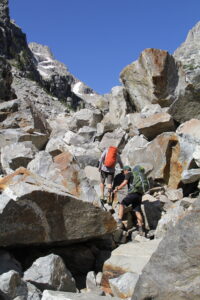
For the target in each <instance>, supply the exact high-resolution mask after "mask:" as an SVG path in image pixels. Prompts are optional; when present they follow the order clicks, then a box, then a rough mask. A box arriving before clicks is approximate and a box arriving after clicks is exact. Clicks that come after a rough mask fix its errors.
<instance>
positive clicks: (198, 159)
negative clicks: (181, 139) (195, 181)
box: [193, 145, 200, 167]
mask: <svg viewBox="0 0 200 300" xmlns="http://www.w3.org/2000/svg"><path fill="white" fill-rule="evenodd" d="M193 158H194V161H195V163H196V164H197V166H198V167H200V146H198V145H197V146H196V147H195V150H194V153H193Z"/></svg>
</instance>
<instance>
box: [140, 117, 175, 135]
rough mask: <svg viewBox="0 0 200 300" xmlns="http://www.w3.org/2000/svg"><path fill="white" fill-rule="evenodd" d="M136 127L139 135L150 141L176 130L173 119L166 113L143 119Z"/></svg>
mask: <svg viewBox="0 0 200 300" xmlns="http://www.w3.org/2000/svg"><path fill="white" fill-rule="evenodd" d="M135 125H136V127H137V129H138V131H139V133H140V134H143V135H144V136H145V137H146V138H147V139H148V140H152V139H154V138H155V137H156V136H157V135H159V134H161V133H163V132H168V131H174V130H175V126H174V121H173V119H172V117H171V116H170V115H169V114H167V113H164V112H161V113H157V114H155V115H152V116H149V117H146V118H142V117H141V118H140V119H139V120H138V122H137V123H136V124H135Z"/></svg>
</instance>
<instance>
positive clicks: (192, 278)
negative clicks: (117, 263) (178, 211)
mask: <svg viewBox="0 0 200 300" xmlns="http://www.w3.org/2000/svg"><path fill="white" fill-rule="evenodd" d="M199 220H200V200H199V199H198V200H197V201H196V202H195V203H194V204H193V207H192V209H191V210H188V211H187V213H186V214H185V216H182V217H181V218H179V220H178V222H177V224H176V225H175V226H174V227H171V228H170V230H169V231H168V232H167V234H166V235H165V238H164V239H162V241H161V242H160V244H159V246H158V248H157V250H156V251H155V253H154V254H153V255H152V257H151V259H150V261H149V263H148V264H147V265H146V266H145V268H144V269H143V272H142V275H141V276H140V278H139V280H138V282H137V284H136V287H135V291H134V295H133V296H132V300H145V299H148V298H150V299H158V300H167V299H169V298H171V299H180V300H181V299H188V300H194V299H198V298H199V294H200V287H199V285H198V284H197V282H198V281H199V252H198V251H197V249H199V247H200V230H199V226H200V223H199V222H200V221H199ZM194 237H195V238H194Z"/></svg>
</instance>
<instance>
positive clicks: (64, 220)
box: [0, 168, 116, 246]
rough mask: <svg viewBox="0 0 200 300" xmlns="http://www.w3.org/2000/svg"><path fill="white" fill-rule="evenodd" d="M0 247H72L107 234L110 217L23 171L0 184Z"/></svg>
mask: <svg viewBox="0 0 200 300" xmlns="http://www.w3.org/2000/svg"><path fill="white" fill-rule="evenodd" d="M0 190H1V195H0V203H1V205H0V222H1V225H2V226H1V229H0V231H1V234H0V245H1V246H11V245H13V246H14V245H38V244H40V245H42V244H43V245H45V244H46V245H47V244H49V243H54V244H56V243H62V244H72V243H75V242H81V241H84V240H88V239H92V238H97V237H101V236H103V235H104V234H106V233H111V232H112V231H113V230H114V229H115V227H116V222H115V220H114V219H113V217H112V216H111V215H110V214H109V213H108V212H105V211H103V210H101V209H100V208H98V207H95V206H93V205H92V204H91V203H88V202H84V201H82V200H80V199H79V198H76V197H75V196H73V195H72V194H69V193H68V192H67V190H66V189H65V188H63V187H62V186H60V185H58V184H55V183H53V182H51V181H49V180H46V179H44V178H43V177H40V176H38V175H36V174H34V173H31V172H30V171H28V170H27V169H25V168H19V169H18V170H16V171H15V172H14V173H13V174H11V175H9V176H7V177H4V178H2V179H1V180H0Z"/></svg>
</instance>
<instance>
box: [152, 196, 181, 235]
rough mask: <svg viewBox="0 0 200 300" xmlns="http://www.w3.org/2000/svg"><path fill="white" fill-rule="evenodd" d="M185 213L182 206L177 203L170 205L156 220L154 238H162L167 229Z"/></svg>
mask: <svg viewBox="0 0 200 300" xmlns="http://www.w3.org/2000/svg"><path fill="white" fill-rule="evenodd" d="M184 215H185V209H184V207H183V206H182V205H181V204H180V202H179V203H177V204H174V205H172V206H171V207H170V208H168V210H167V213H166V214H164V215H163V216H162V218H161V219H160V220H159V222H158V226H157V228H156V231H155V237H156V238H162V237H164V236H165V234H166V233H167V231H168V230H169V229H170V228H171V227H172V226H175V225H176V223H177V222H178V221H179V219H180V218H182V217H183V216H184Z"/></svg>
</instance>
